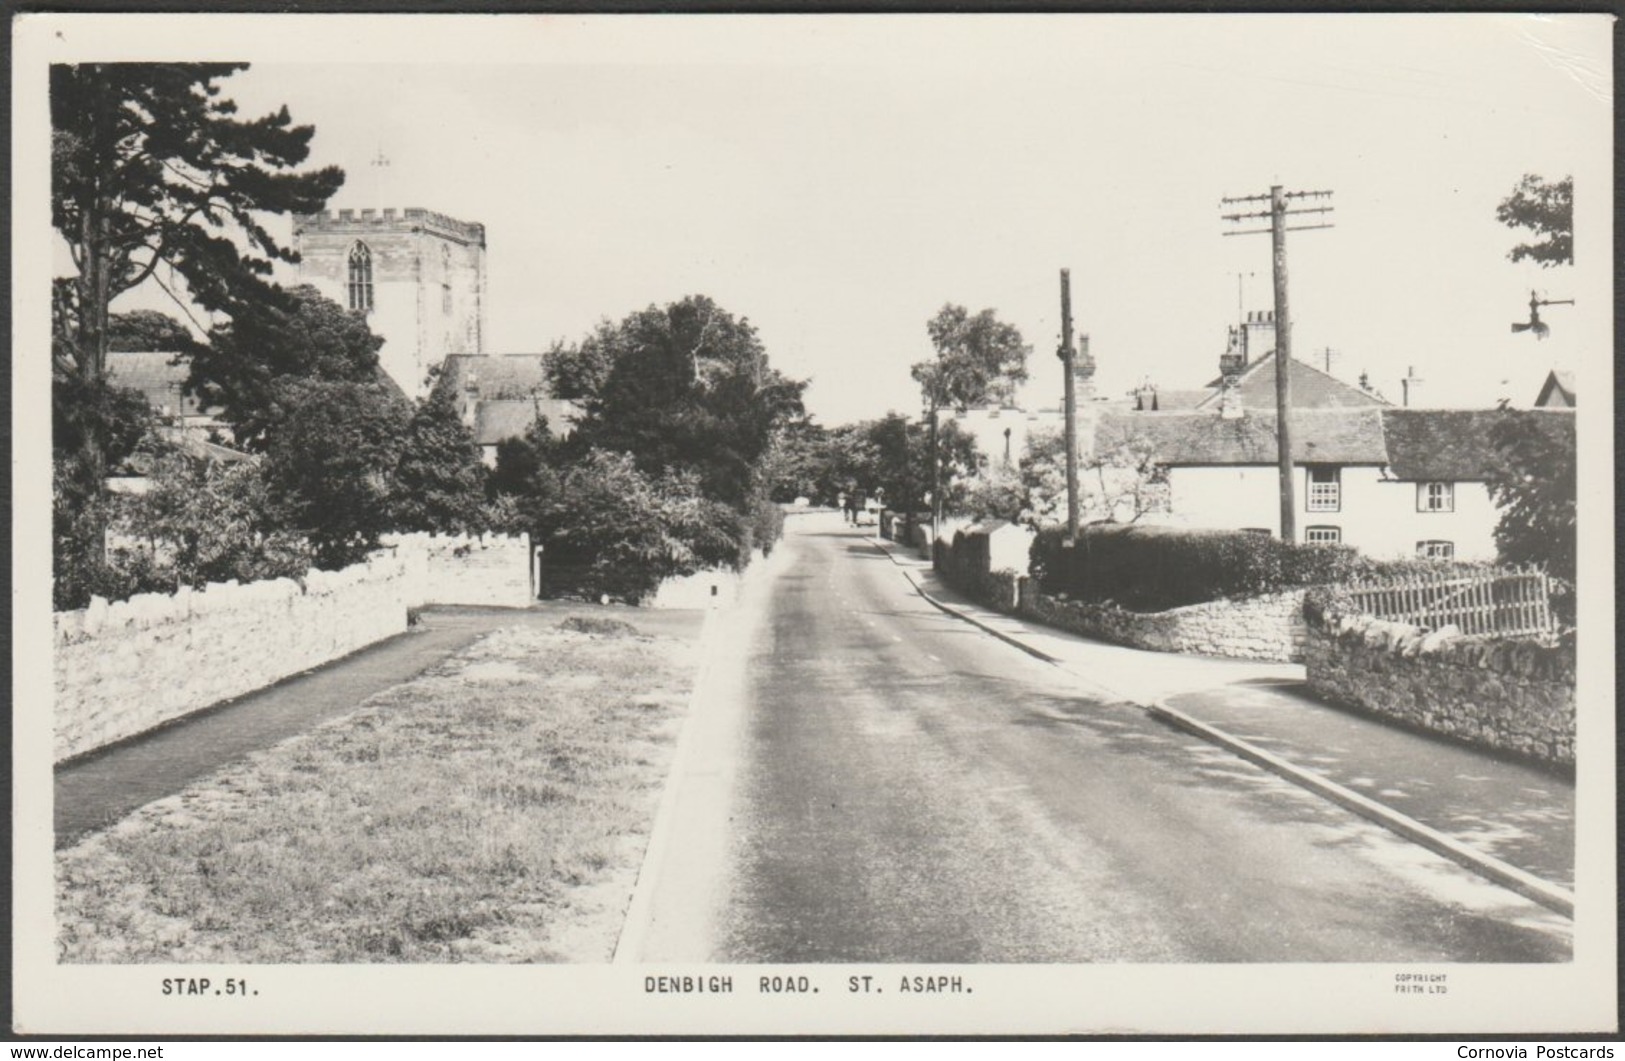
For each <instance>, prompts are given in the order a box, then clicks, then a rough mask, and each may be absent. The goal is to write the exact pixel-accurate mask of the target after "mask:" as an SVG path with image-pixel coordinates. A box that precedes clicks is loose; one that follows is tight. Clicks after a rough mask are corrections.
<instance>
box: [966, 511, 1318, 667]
mask: <svg viewBox="0 0 1625 1061" xmlns="http://www.w3.org/2000/svg"><path fill="white" fill-rule="evenodd" d="M987 566H988V565H987V558H986V555H985V550H984V549H982V548H981V547H980V546H979V544H978V543H977V541H976V536H975V535H964V534H959V535H956V536H955V541H954V544H953V545H952V546H949V545H948V544H947V543H945V542H941V541H939V542H938V543H937V563H936V567H937V570H938V572H940V573H941V574H942V576H943V578H945V579H946V580H947V581H948V582H949V583H950V584H951V585H953V586H954V588H956V589H958V590H959V591H960V592H961V593H964V594H965V595H966V596H968V597H970V598H971V599H973V600H975V601H977V602H979V603H981V604H984V605H986V606H988V607H990V608H993V609H996V610H998V611H1001V612H1005V613H1007V614H1012V615H1020V616H1023V617H1024V618H1028V619H1034V620H1037V621H1038V622H1041V623H1044V624H1045V625H1048V626H1054V627H1056V628H1058V629H1061V630H1067V631H1070V632H1071V633H1075V634H1081V635H1082V636H1084V637H1090V638H1094V639H1096V640H1098V641H1107V642H1110V643H1112V644H1117V645H1127V646H1129V647H1131V648H1141V649H1148V650H1150V651H1153V652H1190V653H1196V654H1198V655H1204V656H1224V657H1227V658H1231V659H1256V660H1271V661H1276V662H1296V661H1297V660H1299V659H1300V658H1301V653H1302V647H1303V643H1304V638H1305V636H1306V631H1305V629H1304V621H1303V597H1304V592H1305V591H1304V590H1301V589H1298V590H1288V591H1286V592H1282V593H1267V594H1261V595H1259V596H1256V597H1251V598H1248V599H1246V600H1218V601H1208V602H1204V603H1201V604H1196V605H1189V606H1186V607H1182V608H1172V609H1167V610H1163V611H1159V612H1134V611H1129V610H1128V609H1126V608H1121V607H1118V606H1117V605H1116V604H1113V603H1110V602H1101V601H1085V600H1071V599H1067V598H1063V597H1059V596H1053V595H1051V594H1048V593H1045V592H1044V591H1043V589H1042V588H1041V587H1040V586H1039V584H1038V582H1037V580H1036V579H1031V578H1028V577H1025V576H1023V575H1021V574H1019V573H1017V572H1015V571H1012V570H1009V569H1001V570H997V571H989V570H987Z"/></svg>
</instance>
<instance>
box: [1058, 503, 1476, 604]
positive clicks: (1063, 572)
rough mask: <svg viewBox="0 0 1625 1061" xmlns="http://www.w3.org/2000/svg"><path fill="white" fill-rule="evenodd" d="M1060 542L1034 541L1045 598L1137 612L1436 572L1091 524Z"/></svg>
mask: <svg viewBox="0 0 1625 1061" xmlns="http://www.w3.org/2000/svg"><path fill="white" fill-rule="evenodd" d="M1064 538H1065V529H1064V528H1062V527H1046V528H1044V529H1043V530H1041V531H1040V532H1039V533H1038V536H1037V537H1036V538H1035V539H1034V540H1033V546H1032V558H1031V567H1030V570H1031V573H1032V576H1033V577H1034V578H1035V579H1037V580H1038V581H1039V583H1040V585H1042V586H1043V588H1044V590H1045V592H1047V593H1051V594H1058V595H1059V594H1064V595H1065V596H1067V597H1071V598H1075V599H1078V600H1088V601H1102V602H1103V601H1112V602H1114V603H1116V604H1118V605H1120V606H1122V607H1124V608H1127V609H1129V610H1130V611H1137V612H1160V611H1166V610H1167V609H1169V608H1178V607H1182V606H1184V605H1189V604H1200V603H1202V602H1204V601H1213V600H1226V599H1234V598H1246V597H1257V596H1261V595H1263V594H1269V593H1279V592H1281V591H1283V590H1288V589H1297V588H1301V587H1306V586H1314V585H1328V584H1334V583H1342V582H1348V581H1351V580H1353V579H1356V578H1373V577H1383V576H1390V575H1395V574H1401V573H1403V572H1405V571H1406V570H1408V569H1411V568H1413V567H1416V566H1427V567H1428V569H1429V570H1430V571H1437V570H1438V566H1439V565H1438V564H1437V563H1435V562H1432V561H1378V560H1372V559H1371V558H1369V557H1366V556H1362V555H1361V554H1360V553H1359V552H1357V551H1356V550H1354V549H1353V548H1350V547H1348V546H1342V545H1306V544H1302V543H1296V542H1283V541H1281V540H1280V539H1278V538H1273V537H1270V536H1268V535H1264V534H1253V533H1250V532H1247V531H1228V530H1204V529H1193V528H1185V527H1164V526H1152V525H1141V524H1134V523H1097V524H1092V525H1090V526H1088V527H1084V528H1083V529H1082V531H1081V533H1080V534H1079V537H1078V541H1077V543H1076V544H1075V545H1074V546H1073V547H1072V548H1071V549H1067V548H1065V547H1064V545H1063V540H1064ZM1462 566H1466V565H1462Z"/></svg>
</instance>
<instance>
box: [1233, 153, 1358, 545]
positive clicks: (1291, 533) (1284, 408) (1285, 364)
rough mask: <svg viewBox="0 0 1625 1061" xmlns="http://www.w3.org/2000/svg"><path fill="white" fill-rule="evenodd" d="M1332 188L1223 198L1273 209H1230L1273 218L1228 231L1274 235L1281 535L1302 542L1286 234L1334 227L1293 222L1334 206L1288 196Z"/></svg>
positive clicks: (1235, 217)
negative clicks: (1291, 202)
mask: <svg viewBox="0 0 1625 1061" xmlns="http://www.w3.org/2000/svg"><path fill="white" fill-rule="evenodd" d="M1331 194H1332V193H1331V192H1283V191H1282V190H1281V186H1280V185H1279V184H1276V185H1273V186H1272V187H1271V188H1270V190H1269V194H1267V195H1243V196H1236V197H1233V198H1226V199H1223V200H1221V203H1222V204H1223V205H1225V206H1229V205H1231V204H1233V203H1261V202H1268V203H1269V204H1270V208H1269V209H1268V210H1263V211H1256V212H1254V213H1250V214H1224V215H1221V216H1222V217H1223V218H1224V219H1225V220H1226V221H1231V222H1239V221H1245V220H1248V219H1252V218H1265V217H1267V218H1269V219H1270V227H1269V228H1249V229H1240V230H1233V231H1230V232H1226V233H1225V235H1226V236H1247V235H1253V234H1255V233H1260V232H1268V233H1269V234H1270V243H1271V245H1272V247H1273V249H1274V254H1275V432H1276V440H1275V445H1276V467H1277V468H1278V470H1279V473H1280V481H1281V540H1282V541H1287V542H1290V541H1296V540H1297V537H1298V529H1297V503H1296V501H1295V500H1294V498H1293V489H1292V428H1291V424H1290V419H1291V417H1290V415H1289V414H1290V411H1291V408H1292V371H1291V365H1292V317H1291V309H1290V307H1289V305H1288V303H1287V282H1286V234H1287V233H1288V232H1298V231H1302V230H1304V229H1311V228H1331V227H1332V226H1331V225H1330V224H1322V225H1294V226H1291V227H1288V225H1287V223H1286V219H1287V217H1288V215H1291V214H1329V213H1331V212H1332V207H1330V206H1305V207H1299V208H1298V209H1295V210H1292V209H1288V208H1287V200H1288V199H1308V198H1317V199H1318V198H1330V197H1331Z"/></svg>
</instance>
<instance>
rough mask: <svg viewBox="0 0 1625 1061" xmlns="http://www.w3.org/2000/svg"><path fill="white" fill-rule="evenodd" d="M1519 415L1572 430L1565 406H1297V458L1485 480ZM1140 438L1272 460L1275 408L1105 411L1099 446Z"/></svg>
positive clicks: (1175, 452)
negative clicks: (1499, 436) (1500, 437)
mask: <svg viewBox="0 0 1625 1061" xmlns="http://www.w3.org/2000/svg"><path fill="white" fill-rule="evenodd" d="M1514 418H1524V419H1527V420H1528V421H1529V422H1530V423H1533V424H1534V425H1536V427H1537V429H1538V430H1541V431H1544V432H1547V433H1549V434H1551V435H1553V436H1557V435H1561V434H1565V433H1566V434H1568V435H1569V436H1570V437H1571V438H1572V436H1573V432H1574V414H1573V413H1572V412H1571V411H1569V410H1566V409H1522V410H1520V409H1399V408H1394V407H1392V406H1389V407H1386V408H1372V409H1295V410H1293V413H1292V459H1293V463H1295V464H1317V463H1321V464H1367V465H1386V466H1387V468H1388V473H1389V474H1390V475H1391V476H1393V477H1394V478H1396V479H1403V480H1408V481H1417V482H1433V481H1448V482H1482V481H1484V480H1485V479H1488V478H1489V477H1490V476H1491V475H1492V474H1493V472H1494V469H1495V467H1496V464H1497V463H1498V458H1497V455H1496V446H1495V443H1494V441H1493V439H1492V433H1491V432H1492V428H1493V427H1494V426H1495V425H1496V424H1498V423H1504V422H1507V421H1509V420H1512V419H1514ZM1130 439H1135V440H1143V441H1145V442H1148V443H1149V444H1150V446H1151V451H1152V454H1153V459H1154V460H1155V461H1156V462H1157V463H1158V464H1164V465H1168V466H1170V467H1179V466H1187V467H1188V466H1205V465H1234V464H1263V465H1270V464H1274V463H1275V453H1276V442H1275V415H1274V414H1273V413H1260V412H1256V411H1249V412H1248V413H1247V415H1245V416H1239V417H1234V418H1230V419H1226V418H1224V417H1221V416H1219V415H1218V414H1216V413H1214V412H1211V411H1208V410H1201V411H1196V412H1184V411H1181V412H1156V413H1134V412H1117V411H1113V412H1108V413H1106V414H1105V415H1103V416H1102V417H1101V418H1100V421H1099V424H1098V426H1097V427H1096V433H1095V445H1096V448H1097V449H1100V448H1105V447H1111V446H1114V445H1117V444H1118V443H1119V442H1121V441H1125V440H1130Z"/></svg>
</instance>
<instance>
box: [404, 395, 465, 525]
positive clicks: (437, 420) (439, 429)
mask: <svg viewBox="0 0 1625 1061" xmlns="http://www.w3.org/2000/svg"><path fill="white" fill-rule="evenodd" d="M485 478H486V472H485V465H483V464H481V463H480V448H479V446H478V445H477V444H475V442H474V435H473V433H472V432H470V431H469V429H468V426H467V425H466V424H464V423H463V421H462V419H461V418H460V417H458V415H457V407H456V405H455V404H453V402H452V399H451V394H450V393H449V392H448V391H447V390H446V389H445V388H436V389H435V390H434V391H432V392H431V393H430V394H429V396H428V397H427V398H425V399H424V400H423V401H422V402H421V403H419V405H418V407H417V410H416V412H414V413H413V414H412V419H411V421H410V422H409V423H408V424H407V425H406V434H405V437H404V439H403V440H402V443H401V455H400V460H399V461H398V462H397V463H396V465H395V477H394V482H393V484H392V485H391V500H390V518H391V523H392V524H393V526H392V528H391V529H393V530H397V531H430V532H434V533H439V534H452V533H462V534H466V533H473V532H479V531H483V530H485V529H486V528H485V526H484V519H485V516H484V511H483V509H484V505H485Z"/></svg>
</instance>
